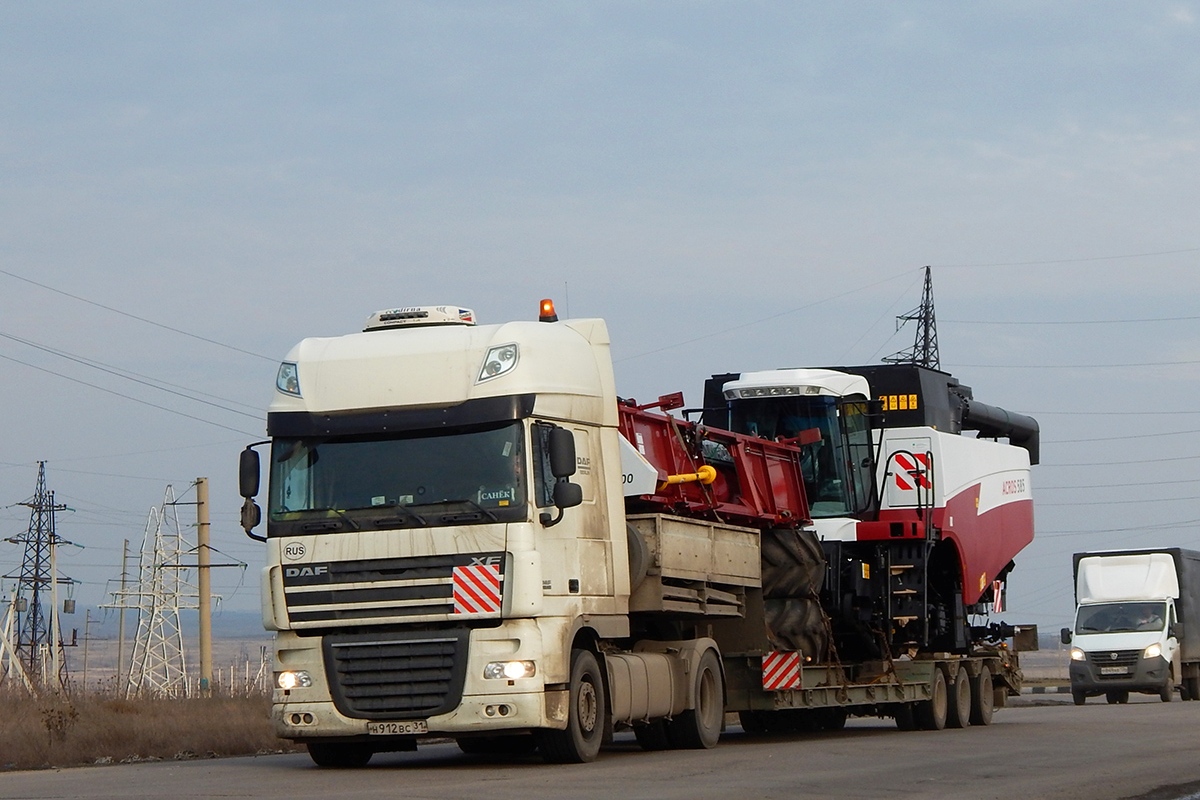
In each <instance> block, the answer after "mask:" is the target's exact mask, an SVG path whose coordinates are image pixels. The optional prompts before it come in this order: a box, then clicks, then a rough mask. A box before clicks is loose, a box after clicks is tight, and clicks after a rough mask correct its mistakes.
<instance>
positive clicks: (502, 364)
mask: <svg viewBox="0 0 1200 800" xmlns="http://www.w3.org/2000/svg"><path fill="white" fill-rule="evenodd" d="M519 355H520V348H518V347H517V345H515V344H502V345H498V346H496V347H492V348H490V349H489V350H488V351H487V355H485V356H484V357H483V367H482V368H481V369H480V370H479V377H478V378H476V379H475V382H476V383H483V382H484V381H490V380H491V379H492V378H498V377H500V376H501V375H503V374H505V373H507V372H510V371H511V370H512V368H513V367H515V366H516V365H517V358H518V356H519Z"/></svg>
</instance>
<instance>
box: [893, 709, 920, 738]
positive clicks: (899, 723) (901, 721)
mask: <svg viewBox="0 0 1200 800" xmlns="http://www.w3.org/2000/svg"><path fill="white" fill-rule="evenodd" d="M913 705H914V703H899V704H897V705H896V711H895V713H894V714H893V715H892V716H893V717H895V718H896V727H897V728H899V729H900V730H902V731H915V730H916V729H917V718H916V715H915V714H914V713H913Z"/></svg>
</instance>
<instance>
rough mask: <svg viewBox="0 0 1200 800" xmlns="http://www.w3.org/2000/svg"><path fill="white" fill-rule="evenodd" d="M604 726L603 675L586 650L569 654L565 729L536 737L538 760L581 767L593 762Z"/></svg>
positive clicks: (597, 752)
mask: <svg viewBox="0 0 1200 800" xmlns="http://www.w3.org/2000/svg"><path fill="white" fill-rule="evenodd" d="M607 727H608V702H607V700H606V698H605V694H604V676H603V675H602V674H601V673H600V664H599V662H597V661H596V656H595V654H593V653H592V652H591V651H590V650H580V649H575V650H572V651H571V685H570V699H569V700H568V702H567V727H566V728H565V729H564V730H561V731H560V730H543V731H541V732H540V735H539V737H538V747H540V748H541V751H542V757H543V758H545V759H546V761H548V762H550V763H552V764H582V763H585V762H587V761H594V760H595V758H596V756H597V755H599V753H600V745H601V744H602V743H603V742H604V731H605V729H606V728H607Z"/></svg>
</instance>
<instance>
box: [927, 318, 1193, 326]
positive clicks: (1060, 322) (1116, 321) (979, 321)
mask: <svg viewBox="0 0 1200 800" xmlns="http://www.w3.org/2000/svg"><path fill="white" fill-rule="evenodd" d="M1198 319H1200V317H1152V318H1147V319H1080V320H1047V321H1035V320H982V319H944V320H942V322H950V323H954V324H955V325H1125V324H1129V323H1142V322H1191V321H1194V320H1198Z"/></svg>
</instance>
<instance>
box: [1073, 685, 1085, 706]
mask: <svg viewBox="0 0 1200 800" xmlns="http://www.w3.org/2000/svg"><path fill="white" fill-rule="evenodd" d="M1071 699H1072V700H1073V701H1075V705H1077V706H1081V705H1083V704H1084V703H1086V702H1087V695H1086V694H1084V693H1083V690H1082V689H1072V690H1071Z"/></svg>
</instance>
